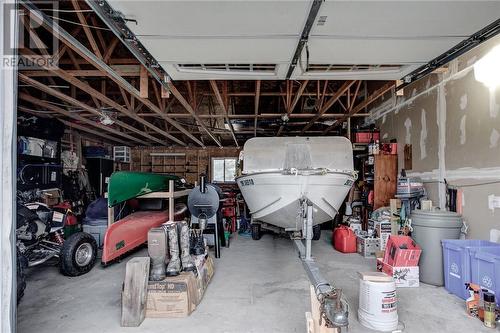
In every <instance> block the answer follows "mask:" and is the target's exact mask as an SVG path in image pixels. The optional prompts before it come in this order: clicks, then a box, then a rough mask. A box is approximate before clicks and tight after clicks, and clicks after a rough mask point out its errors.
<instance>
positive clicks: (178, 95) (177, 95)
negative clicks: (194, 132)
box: [168, 83, 222, 147]
mask: <svg viewBox="0 0 500 333" xmlns="http://www.w3.org/2000/svg"><path fill="white" fill-rule="evenodd" d="M168 87H169V89H170V92H172V95H174V96H175V98H177V100H178V101H179V103H181V105H182V106H183V107H184V108H185V109H186V111H187V112H189V113H190V114H191V115H192V116H193V118H194V119H195V120H196V121H197V122H198V124H199V125H200V127H201V128H203V130H204V131H205V132H206V133H207V134H208V136H210V137H211V138H212V140H214V142H215V143H216V144H217V145H218V146H219V147H222V144H221V143H220V141H219V140H218V139H217V138H216V137H215V136H214V135H213V134H212V132H210V130H209V129H208V128H207V127H206V126H205V124H203V122H202V121H201V119H200V117H198V115H196V113H195V112H194V109H193V107H192V106H191V105H190V104H189V102H188V101H187V100H186V99H185V98H184V96H182V94H181V93H180V92H179V90H177V88H176V87H175V86H174V85H173V84H172V83H169V85H168Z"/></svg>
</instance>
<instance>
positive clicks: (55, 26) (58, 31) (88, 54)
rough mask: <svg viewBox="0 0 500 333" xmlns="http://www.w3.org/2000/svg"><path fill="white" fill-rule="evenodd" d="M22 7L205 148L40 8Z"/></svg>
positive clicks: (78, 52) (26, 4)
mask: <svg viewBox="0 0 500 333" xmlns="http://www.w3.org/2000/svg"><path fill="white" fill-rule="evenodd" d="M22 5H23V6H25V7H26V8H27V9H28V10H30V11H32V12H33V13H34V14H35V15H33V17H34V19H35V20H36V21H37V22H38V24H40V25H41V26H43V27H44V28H46V29H47V30H48V31H49V32H51V33H53V34H54V36H56V37H57V38H58V39H59V40H60V41H61V42H63V43H64V44H66V45H67V46H68V47H69V48H70V49H72V50H73V51H75V52H76V53H77V54H78V55H80V56H81V57H82V58H84V59H85V60H87V61H88V62H89V63H90V64H92V65H93V66H95V67H96V68H97V69H99V70H101V71H102V72H103V73H105V75H106V76H107V77H109V78H110V79H111V80H112V81H114V82H115V83H116V84H117V85H118V86H120V87H121V88H123V89H124V90H125V91H127V92H128V93H130V94H131V95H133V96H134V97H136V98H138V99H139V100H140V101H141V102H142V103H143V104H144V105H146V106H147V107H148V108H149V109H151V111H153V112H155V113H158V114H159V115H161V116H162V117H163V118H164V119H165V120H166V121H168V122H169V123H170V124H171V125H173V126H174V127H176V128H177V129H179V130H180V131H181V132H182V133H183V134H185V135H186V136H188V137H189V138H190V139H191V140H193V141H194V142H196V143H197V144H199V145H200V146H204V145H203V143H202V142H201V141H200V140H198V139H197V138H196V137H195V136H194V135H192V134H191V133H189V131H188V130H186V129H185V128H184V127H183V126H181V125H180V124H179V123H177V122H176V121H175V120H173V119H171V118H169V117H168V116H167V115H165V114H164V113H163V112H162V111H161V110H160V108H158V107H157V106H156V105H154V104H153V103H152V102H151V101H150V100H149V99H145V98H141V97H140V93H139V91H138V90H137V89H136V88H135V87H133V86H132V85H131V84H130V83H129V82H128V81H126V80H125V79H123V77H121V76H120V75H119V74H118V73H116V72H115V71H114V70H113V69H112V68H111V67H110V66H108V65H107V64H106V63H104V62H103V61H102V60H101V59H99V58H98V57H97V56H96V55H95V54H94V53H92V52H91V51H90V50H89V49H87V48H86V47H85V46H84V45H82V44H81V43H80V42H79V41H78V40H77V39H76V38H74V37H73V36H71V35H70V34H69V33H68V32H67V31H66V30H64V29H63V28H62V27H61V26H59V25H58V24H57V23H56V22H54V21H53V20H52V19H51V18H50V17H48V16H47V15H45V14H44V13H43V12H41V11H40V10H39V9H38V8H36V7H35V6H34V5H33V4H32V3H30V2H22Z"/></svg>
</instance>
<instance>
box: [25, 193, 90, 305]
mask: <svg viewBox="0 0 500 333" xmlns="http://www.w3.org/2000/svg"><path fill="white" fill-rule="evenodd" d="M63 228H64V214H62V213H59V212H55V211H53V210H51V209H50V208H49V207H48V206H46V205H45V204H43V203H39V202H34V203H27V204H20V203H18V204H17V223H16V246H17V298H18V300H20V299H21V297H22V296H23V294H24V289H25V287H26V276H25V270H26V268H28V267H34V266H38V265H40V264H43V263H45V262H47V261H48V260H50V259H52V258H58V260H59V269H60V271H61V273H62V274H64V275H66V276H78V275H82V274H85V273H88V272H89V271H90V270H91V269H92V267H94V264H95V261H96V256H97V242H96V241H95V239H94V237H92V236H91V235H90V234H88V233H85V232H77V233H74V234H72V235H71V236H69V237H68V238H66V239H64V237H63V236H64V235H63Z"/></svg>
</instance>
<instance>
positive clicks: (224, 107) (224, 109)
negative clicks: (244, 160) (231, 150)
mask: <svg viewBox="0 0 500 333" xmlns="http://www.w3.org/2000/svg"><path fill="white" fill-rule="evenodd" d="M210 86H211V87H212V91H213V92H214V95H215V99H217V102H218V103H219V106H220V107H221V108H222V112H223V113H224V119H225V121H226V123H227V124H228V126H229V130H230V131H231V136H232V137H233V140H234V143H235V144H236V147H239V146H240V145H239V144H238V140H236V135H235V134H234V127H233V124H232V123H231V121H230V120H229V113H228V110H227V105H226V103H225V102H224V99H223V98H222V95H221V94H220V91H219V87H217V82H216V81H214V80H211V81H210Z"/></svg>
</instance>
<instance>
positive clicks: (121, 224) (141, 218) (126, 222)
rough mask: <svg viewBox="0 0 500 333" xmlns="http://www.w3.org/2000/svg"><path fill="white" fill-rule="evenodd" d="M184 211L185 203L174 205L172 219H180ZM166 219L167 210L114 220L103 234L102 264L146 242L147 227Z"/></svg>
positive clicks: (161, 222)
mask: <svg viewBox="0 0 500 333" xmlns="http://www.w3.org/2000/svg"><path fill="white" fill-rule="evenodd" d="M186 213H187V207H186V205H185V204H183V203H178V204H176V205H175V214H174V219H175V220H176V221H179V220H182V219H183V218H184V217H185V216H186ZM167 221H168V210H164V211H141V212H135V213H132V214H130V215H128V216H126V217H125V218H123V219H121V220H119V221H116V222H115V223H113V224H112V225H111V226H110V227H108V229H107V230H106V234H105V235H104V244H103V248H102V259H101V262H102V264H103V265H108V264H110V263H111V262H112V261H113V260H115V259H116V258H118V257H120V256H122V255H123V254H125V253H127V252H128V251H131V250H133V249H135V248H137V247H138V246H140V245H142V244H144V243H146V241H147V239H148V231H149V229H151V228H154V227H159V226H161V225H162V224H163V223H165V222H167Z"/></svg>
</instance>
